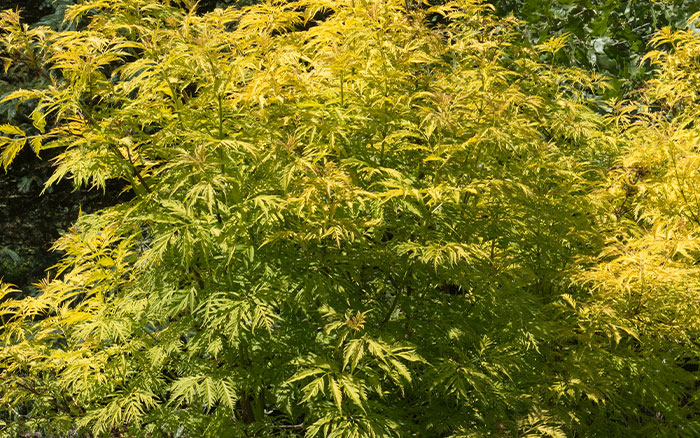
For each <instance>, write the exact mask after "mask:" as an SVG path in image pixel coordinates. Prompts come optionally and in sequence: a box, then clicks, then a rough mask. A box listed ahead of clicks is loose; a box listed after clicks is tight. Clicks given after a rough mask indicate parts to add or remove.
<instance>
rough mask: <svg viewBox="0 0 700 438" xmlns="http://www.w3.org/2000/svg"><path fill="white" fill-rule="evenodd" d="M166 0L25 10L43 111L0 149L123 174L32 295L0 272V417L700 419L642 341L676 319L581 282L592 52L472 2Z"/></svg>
mask: <svg viewBox="0 0 700 438" xmlns="http://www.w3.org/2000/svg"><path fill="white" fill-rule="evenodd" d="M183 3H185V5H184V6H185V7H184V8H183V7H182V6H183V5H181V4H178V5H176V4H174V2H171V1H167V0H160V1H156V0H122V1H118V2H115V1H104V0H85V1H82V2H79V3H78V4H76V5H73V6H70V7H69V8H68V9H67V11H66V20H68V22H69V24H70V26H68V28H70V29H73V30H67V31H51V30H48V29H45V30H43V31H42V33H41V34H40V35H34V36H29V38H35V39H37V40H36V41H39V39H40V41H41V44H40V45H35V46H36V47H40V48H41V50H40V51H36V52H33V53H34V56H36V57H38V58H37V59H38V60H40V61H38V62H39V64H40V65H41V66H42V71H43V73H44V74H45V75H46V76H47V77H48V78H50V79H49V82H50V84H51V85H49V86H47V87H44V88H42V89H36V90H30V89H27V90H20V91H17V92H15V93H12V94H11V95H9V96H7V97H6V98H5V100H6V101H13V102H26V103H30V104H32V105H33V108H34V110H33V113H32V117H31V118H32V120H33V128H32V131H31V132H27V130H24V129H20V128H18V127H15V126H9V125H8V126H3V127H0V132H1V133H2V136H0V144H1V145H2V146H1V147H2V154H1V155H0V159H1V160H2V163H3V165H8V164H9V163H10V162H11V161H12V159H13V157H14V156H15V155H16V154H17V152H18V151H19V150H20V149H21V148H23V147H31V148H33V149H34V151H35V152H36V153H38V154H41V152H42V151H43V150H45V149H49V148H53V149H56V150H58V151H59V153H58V155H57V157H56V159H55V172H54V175H53V177H52V178H51V179H50V180H49V181H48V182H47V184H49V185H50V184H53V183H54V182H56V181H59V180H61V179H64V178H68V179H71V180H72V181H73V182H74V183H75V184H76V185H77V186H79V187H84V186H87V187H96V188H103V187H104V186H105V184H106V182H107V181H108V180H115V179H116V180H122V181H124V183H125V184H126V189H125V190H129V191H132V192H133V195H134V196H133V198H131V199H130V200H129V201H127V202H124V203H122V204H120V205H117V206H114V207H110V208H108V209H104V210H102V211H99V212H97V213H94V214H91V215H83V216H82V217H81V218H80V219H79V220H78V221H77V223H76V224H75V226H74V227H73V229H72V230H71V231H70V232H69V233H67V234H65V235H64V236H62V237H61V238H60V239H59V240H58V241H57V242H56V244H55V247H56V248H57V249H59V250H61V251H63V252H64V253H65V256H64V257H63V259H62V260H61V262H60V263H59V264H58V266H57V267H56V268H57V272H58V274H57V276H56V277H55V278H53V279H47V281H45V282H43V283H42V284H40V285H38V288H39V290H40V294H39V295H38V296H36V297H27V298H24V299H20V300H17V299H13V295H12V292H11V291H12V289H10V288H9V287H5V286H4V288H5V289H3V291H4V295H3V296H4V298H2V299H0V300H1V302H0V322H1V323H2V327H1V328H0V344H1V345H2V347H3V348H2V350H0V382H2V386H1V387H0V406H2V409H3V413H2V417H0V430H1V431H2V432H1V433H2V434H3V436H8V437H10V436H18V435H19V434H22V433H25V432H27V431H43V432H44V433H45V434H51V433H53V434H66V433H71V434H78V435H80V434H82V435H87V434H90V435H91V436H187V437H199V436H210V437H220V436H241V437H245V436H249V437H250V436H258V437H268V436H269V437H273V436H307V437H358V438H360V437H368V438H369V437H392V436H394V437H411V436H421V437H423V436H425V437H431V436H435V437H462V436H464V437H466V436H550V437H551V436H554V437H563V436H596V434H597V436H610V435H609V433H622V431H625V430H626V431H629V430H633V431H637V430H640V431H648V430H651V429H649V428H652V427H656V428H657V429H658V430H662V431H667V432H668V434H669V435H670V436H677V433H680V432H678V431H679V430H681V427H683V428H685V429H684V430H686V431H693V430H697V429H694V428H696V426H695V423H694V422H693V421H691V420H688V418H691V417H684V418H681V417H682V415H686V413H690V412H691V411H690V409H692V408H691V407H692V402H691V401H689V399H685V398H684V397H683V395H682V394H675V395H673V394H671V389H675V388H678V387H680V386H682V385H684V384H686V383H688V382H689V381H690V377H691V376H692V373H691V372H690V371H688V370H686V368H684V367H683V366H681V365H685V364H680V365H679V363H678V361H675V362H671V363H668V365H667V366H665V367H664V366H661V364H662V362H661V361H659V362H658V363H659V366H658V367H657V369H658V373H657V374H656V375H654V374H653V373H651V371H650V368H647V367H648V366H649V364H650V363H651V362H652V359H654V358H657V357H658V358H660V360H661V359H665V358H666V356H664V355H658V354H657V353H658V348H659V346H661V347H664V348H665V347H666V346H667V344H669V343H670V342H673V341H670V340H668V338H662V337H661V336H658V337H657V338H655V339H658V340H659V341H658V342H659V343H657V344H655V343H653V342H652V341H651V339H652V338H651V337H649V336H647V335H646V333H644V337H643V336H642V334H638V333H637V332H636V331H635V329H634V327H633V326H630V325H629V324H627V323H626V322H625V321H623V322H624V323H623V322H619V323H618V320H617V319H615V317H614V316H615V314H614V312H616V311H617V310H616V309H615V308H614V306H613V307H611V308H610V312H613V313H612V314H611V315H612V316H611V317H610V318H608V319H605V318H602V317H600V315H599V313H596V312H595V311H594V310H596V309H597V308H596V307H595V306H599V307H600V306H602V304H601V303H605V297H604V296H600V295H596V293H594V291H597V290H599V289H600V288H599V287H598V286H594V287H591V286H590V284H589V283H586V282H583V281H581V280H580V271H581V270H580V268H578V269H577V267H578V266H580V264H581V260H582V259H583V258H585V257H589V258H591V259H595V257H597V256H598V255H599V254H600V253H601V251H604V250H606V248H608V247H609V245H608V243H607V242H606V238H607V237H608V235H607V234H606V232H607V231H608V230H609V229H610V228H611V225H610V222H609V221H608V222H605V220H604V219H602V218H603V217H604V214H603V212H604V211H605V208H606V207H607V205H602V204H601V202H602V201H599V200H598V199H597V198H596V194H597V193H598V190H599V189H600V188H601V187H606V186H607V185H609V184H610V182H609V177H608V174H609V173H610V169H615V168H616V166H617V164H616V163H618V162H619V160H620V153H621V152H620V151H622V150H624V148H625V147H626V146H627V145H628V144H630V142H631V141H632V140H631V139H630V135H631V134H630V133H627V131H625V133H624V134H621V132H622V131H621V130H620V128H619V127H618V126H619V120H617V119H615V118H614V117H603V116H601V115H599V114H598V113H597V112H596V111H594V110H593V109H592V108H596V107H597V105H594V104H593V102H592V100H591V99H592V97H591V96H595V95H596V94H599V93H601V92H603V91H604V90H605V89H606V86H607V85H606V82H605V80H604V79H603V78H601V77H599V76H597V75H595V74H592V73H590V72H585V71H581V70H577V69H572V68H565V67H558V66H556V65H551V64H547V65H543V64H541V63H540V62H539V61H538V59H539V58H540V55H541V54H543V53H552V54H554V53H556V52H557V51H558V50H559V49H561V47H562V46H561V41H560V40H557V39H554V40H551V41H549V42H547V43H545V44H542V45H540V46H538V47H537V48H535V49H529V48H526V47H523V46H520V45H519V44H518V43H517V42H518V41H521V40H522V38H521V36H520V35H518V34H517V32H516V27H517V23H516V22H515V20H513V19H510V18H508V19H504V18H498V17H496V16H495V15H493V12H492V8H491V7H490V6H488V5H486V4H483V3H481V2H478V1H473V0H457V1H453V2H448V3H446V4H442V5H439V6H431V5H430V4H428V3H423V4H420V5H419V4H415V3H414V2H408V3H407V2H404V1H399V0H340V1H327V0H299V1H273V0H269V1H266V2H262V3H260V4H258V5H253V6H247V7H235V6H232V7H229V8H226V9H215V10H213V11H212V12H209V13H206V14H202V15H198V14H196V13H195V9H194V8H195V4H194V2H189V3H188V2H183ZM2 31H3V32H4V33H5V35H13V32H17V31H16V30H15V29H14V28H11V27H5V28H3V29H2ZM3 41H5V43H4V44H6V46H5V49H6V50H8V47H10V46H11V45H12V44H13V41H16V40H15V39H12V38H5V39H4V40H3ZM8 45H9V46H8ZM35 46H32V47H35ZM603 204H604V203H603ZM620 216H621V217H622V216H624V215H620ZM591 309H593V310H591ZM657 323H658V324H662V323H661V322H657V321H650V322H649V327H651V328H650V330H652V329H653V328H654V327H657V326H655V325H654V324H657ZM659 327H662V326H658V327H657V328H658V329H660V328H659ZM674 345H675V344H674ZM664 354H665V353H664ZM654 363H656V362H654ZM664 363H665V362H664ZM688 368H689V367H688ZM683 394H685V393H683ZM657 402H658V403H657ZM667 411H673V412H675V413H677V414H678V415H675V416H674V415H670V414H668V413H667ZM654 430H656V429H654ZM606 433H608V435H606ZM674 434H676V435H674Z"/></svg>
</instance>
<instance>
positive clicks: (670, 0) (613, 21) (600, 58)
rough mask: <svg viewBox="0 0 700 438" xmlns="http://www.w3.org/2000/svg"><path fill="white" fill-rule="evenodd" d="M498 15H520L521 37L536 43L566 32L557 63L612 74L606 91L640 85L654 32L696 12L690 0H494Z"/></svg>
mask: <svg viewBox="0 0 700 438" xmlns="http://www.w3.org/2000/svg"><path fill="white" fill-rule="evenodd" d="M493 3H494V5H495V6H496V7H497V9H498V12H499V14H507V13H513V14H514V15H515V16H516V17H517V18H518V19H520V20H523V26H522V31H523V36H524V37H525V38H526V39H527V40H529V41H532V42H533V43H534V44H541V43H544V42H545V41H547V40H548V39H550V38H553V37H558V36H562V35H567V36H568V38H567V40H566V44H565V46H564V48H563V50H562V51H561V52H559V53H558V54H557V55H556V62H558V63H563V64H566V65H575V66H579V67H582V68H586V69H589V70H595V71H599V72H603V73H606V74H608V75H609V76H611V77H612V78H614V79H613V80H612V81H611V85H612V86H613V88H612V90H611V91H610V92H608V94H609V95H610V96H613V95H614V96H618V97H620V96H623V95H627V94H629V93H630V92H631V91H634V90H635V89H636V88H638V87H639V86H640V85H641V84H642V83H643V81H644V80H646V79H649V78H650V77H651V75H652V73H653V69H650V68H649V66H648V65H642V64H641V62H640V61H641V59H642V57H643V56H644V53H645V52H646V50H647V48H648V44H649V42H650V39H651V37H652V36H653V35H654V33H655V32H656V31H657V30H659V29H661V28H663V27H666V26H670V27H673V28H675V29H680V28H683V27H684V26H685V24H686V20H687V19H688V18H689V17H690V15H691V14H693V13H695V12H697V11H698V2H697V1H694V0H641V1H640V0H636V1H635V0H632V1H627V0H625V1H621V0H555V1H538V0H496V1H494V2H493Z"/></svg>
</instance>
